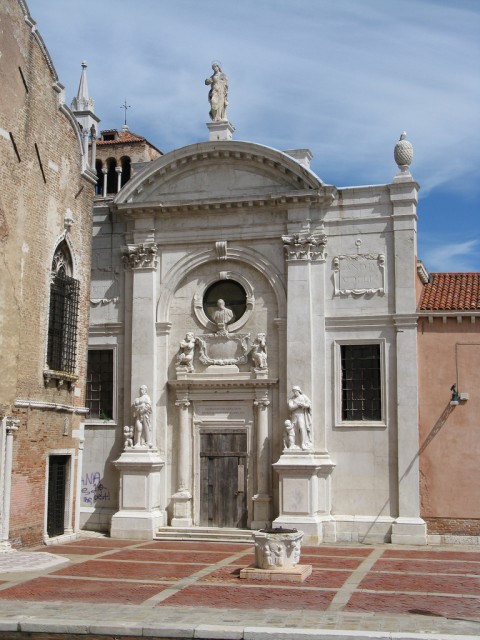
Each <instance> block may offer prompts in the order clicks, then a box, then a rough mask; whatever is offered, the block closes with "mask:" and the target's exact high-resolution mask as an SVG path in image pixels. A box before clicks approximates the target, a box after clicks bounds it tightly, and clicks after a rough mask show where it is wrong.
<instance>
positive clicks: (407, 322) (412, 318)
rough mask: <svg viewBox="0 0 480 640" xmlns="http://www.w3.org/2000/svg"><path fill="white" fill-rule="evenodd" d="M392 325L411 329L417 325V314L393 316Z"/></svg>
mask: <svg viewBox="0 0 480 640" xmlns="http://www.w3.org/2000/svg"><path fill="white" fill-rule="evenodd" d="M393 323H394V325H395V327H398V328H399V327H404V328H406V329H407V328H412V327H416V326H417V324H418V313H415V314H408V313H406V314H398V315H397V314H395V315H394V316H393Z"/></svg>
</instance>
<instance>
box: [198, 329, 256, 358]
mask: <svg viewBox="0 0 480 640" xmlns="http://www.w3.org/2000/svg"><path fill="white" fill-rule="evenodd" d="M249 337H250V334H249V333H237V334H235V335H231V334H228V336H222V335H220V334H219V333H209V334H206V335H204V336H198V337H197V340H196V341H197V344H198V347H199V357H198V359H199V360H200V362H201V363H202V364H204V365H217V366H227V365H232V364H233V365H238V364H245V363H246V362H248V339H249ZM222 338H223V339H225V338H226V339H228V340H232V341H236V342H238V345H239V346H240V350H241V355H240V356H238V357H236V358H210V357H209V355H208V353H207V349H208V346H207V342H210V343H213V342H214V341H215V340H218V339H222Z"/></svg>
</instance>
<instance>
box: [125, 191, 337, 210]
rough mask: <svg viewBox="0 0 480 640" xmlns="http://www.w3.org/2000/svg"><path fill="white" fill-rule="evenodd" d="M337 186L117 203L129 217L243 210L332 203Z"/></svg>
mask: <svg viewBox="0 0 480 640" xmlns="http://www.w3.org/2000/svg"><path fill="white" fill-rule="evenodd" d="M335 193H336V188H335V187H323V188H321V189H302V190H296V191H286V192H280V193H267V194H263V195H252V196H248V195H247V196H241V197H238V196H237V197H234V198H205V199H198V200H178V201H175V202H162V201H159V200H151V201H146V202H125V203H118V204H115V208H116V209H117V210H118V211H119V212H121V213H123V215H125V216H126V217H131V216H132V217H133V216H134V215H135V214H142V213H143V214H144V213H146V214H149V215H152V213H153V214H154V215H161V214H163V213H175V212H178V211H211V210H216V211H222V212H224V210H225V209H243V208H247V209H248V208H253V207H266V206H269V207H272V206H273V207H285V206H287V205H296V204H309V205H322V206H328V205H330V204H331V203H332V202H333V200H334V198H335Z"/></svg>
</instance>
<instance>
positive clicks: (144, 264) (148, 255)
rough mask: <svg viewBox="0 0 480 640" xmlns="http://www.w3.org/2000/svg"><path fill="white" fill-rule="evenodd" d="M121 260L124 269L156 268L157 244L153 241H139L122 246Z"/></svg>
mask: <svg viewBox="0 0 480 640" xmlns="http://www.w3.org/2000/svg"><path fill="white" fill-rule="evenodd" d="M122 260H123V263H124V265H125V268H126V269H152V270H155V269H156V268H157V245H156V243H155V242H141V243H139V244H128V245H126V246H125V247H122Z"/></svg>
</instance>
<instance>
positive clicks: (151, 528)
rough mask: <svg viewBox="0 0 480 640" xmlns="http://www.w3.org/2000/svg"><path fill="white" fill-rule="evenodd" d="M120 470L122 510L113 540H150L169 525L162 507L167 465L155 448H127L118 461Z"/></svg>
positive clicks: (115, 518) (115, 519)
mask: <svg viewBox="0 0 480 640" xmlns="http://www.w3.org/2000/svg"><path fill="white" fill-rule="evenodd" d="M114 464H115V466H116V467H117V469H118V470H119V471H120V495H119V501H120V510H119V511H118V512H117V513H116V514H115V515H114V516H113V518H112V524H111V528H110V536H111V537H112V538H125V539H128V538H130V539H133V540H151V539H152V538H153V536H154V534H155V532H156V530H157V529H158V528H159V527H163V526H165V525H166V524H167V518H166V513H165V511H164V510H163V509H162V508H161V504H160V495H161V493H160V474H161V470H162V468H163V466H164V464H165V463H164V461H163V460H162V459H161V457H160V455H159V454H158V451H157V450H156V449H147V448H138V449H134V448H131V449H127V450H126V451H124V452H123V453H122V455H121V456H120V458H119V459H118V460H116V461H115V463H114Z"/></svg>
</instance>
